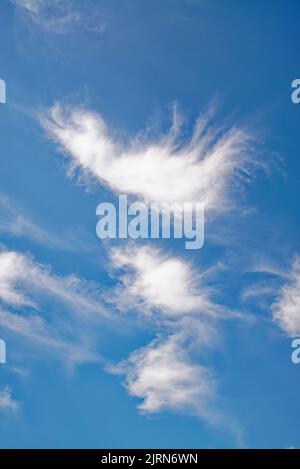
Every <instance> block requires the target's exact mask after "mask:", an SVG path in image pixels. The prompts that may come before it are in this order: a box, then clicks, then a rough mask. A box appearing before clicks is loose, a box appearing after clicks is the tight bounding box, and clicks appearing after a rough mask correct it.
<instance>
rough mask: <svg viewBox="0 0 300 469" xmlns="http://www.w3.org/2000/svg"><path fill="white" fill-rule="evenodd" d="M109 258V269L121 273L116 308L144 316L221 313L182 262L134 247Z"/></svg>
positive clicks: (197, 276)
mask: <svg viewBox="0 0 300 469" xmlns="http://www.w3.org/2000/svg"><path fill="white" fill-rule="evenodd" d="M110 255H111V264H112V267H113V268H114V269H121V271H123V274H121V276H120V280H121V282H122V286H120V287H119V288H117V294H116V295H114V296H115V298H116V301H117V304H118V305H119V307H121V308H128V307H129V306H130V305H131V306H132V307H134V308H135V309H138V310H140V311H141V312H142V313H143V314H145V315H147V314H152V313H154V314H155V312H156V313H159V314H160V315H163V316H166V317H174V316H175V317H176V316H178V317H180V316H182V315H186V314H190V313H196V314H199V315H202V316H203V317H210V316H215V315H216V314H218V312H219V313H220V308H218V306H217V305H215V304H214V303H213V302H212V301H211V299H210V294H211V291H210V288H209V287H208V286H207V285H205V284H204V283H203V282H201V275H200V274H199V272H197V270H196V269H194V268H193V266H192V265H191V264H190V263H189V262H187V261H185V260H183V259H182V258H180V257H175V256H172V255H170V254H168V253H165V252H163V251H161V250H159V249H155V248H153V247H140V248H138V247H136V246H134V245H131V246H129V247H126V248H124V247H123V248H115V249H112V250H111V252H110Z"/></svg>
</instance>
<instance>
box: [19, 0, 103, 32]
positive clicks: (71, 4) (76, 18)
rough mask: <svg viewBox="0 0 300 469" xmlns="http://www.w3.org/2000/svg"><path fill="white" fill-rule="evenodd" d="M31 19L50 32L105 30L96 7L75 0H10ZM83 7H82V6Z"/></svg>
mask: <svg viewBox="0 0 300 469" xmlns="http://www.w3.org/2000/svg"><path fill="white" fill-rule="evenodd" d="M11 1H12V3H14V4H15V5H17V6H18V7H19V8H20V9H21V10H22V11H23V12H25V13H26V14H27V15H28V16H29V17H30V18H31V20H32V21H33V22H34V23H36V24H38V25H39V26H41V27H42V28H44V29H45V30H46V31H48V32H52V33H66V32H69V31H72V30H74V29H75V28H80V29H85V30H88V31H93V32H97V33H103V32H104V31H105V25H104V24H103V23H102V21H101V20H100V18H99V12H98V9H95V5H94V8H93V10H92V11H91V7H92V6H91V5H89V2H87V1H86V0H85V3H83V2H81V1H80V2H78V1H77V0H11ZM83 7H84V8H83Z"/></svg>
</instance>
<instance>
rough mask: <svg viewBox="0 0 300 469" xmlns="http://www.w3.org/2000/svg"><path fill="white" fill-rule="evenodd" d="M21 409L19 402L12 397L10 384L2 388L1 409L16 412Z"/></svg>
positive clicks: (0, 394)
mask: <svg viewBox="0 0 300 469" xmlns="http://www.w3.org/2000/svg"><path fill="white" fill-rule="evenodd" d="M18 409H19V402H18V401H16V400H14V399H13V397H12V391H11V388H10V387H9V386H3V387H2V388H1V389H0V411H6V412H16V411H17V410H18Z"/></svg>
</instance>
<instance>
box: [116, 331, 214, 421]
mask: <svg viewBox="0 0 300 469" xmlns="http://www.w3.org/2000/svg"><path fill="white" fill-rule="evenodd" d="M112 371H113V372H114V373H117V374H121V375H125V377H126V378H125V383H126V388H127V390H128V392H129V394H130V395H132V396H135V397H138V398H140V399H142V400H143V401H142V403H141V404H140V405H139V406H138V407H139V409H140V410H141V411H142V412H145V413H156V412H161V411H166V410H177V411H182V410H188V411H191V412H193V413H194V412H196V414H198V415H199V416H203V415H204V416H205V417H207V414H208V410H207V409H208V400H210V399H211V398H212V397H213V395H214V393H215V389H214V381H213V379H212V377H211V375H210V373H209V371H208V370H207V369H206V368H204V367H202V366H201V365H198V364H194V363H192V362H191V361H190V359H189V357H188V354H187V353H186V352H185V351H184V348H183V347H182V345H181V344H180V340H178V336H176V335H173V336H170V337H168V338H167V339H166V340H164V341H159V340H155V341H153V342H151V343H150V344H149V345H148V346H147V347H144V348H142V349H139V350H137V351H135V352H134V353H133V354H132V355H130V357H129V358H128V360H126V361H124V362H122V363H121V364H120V365H119V366H117V367H115V368H113V369H112Z"/></svg>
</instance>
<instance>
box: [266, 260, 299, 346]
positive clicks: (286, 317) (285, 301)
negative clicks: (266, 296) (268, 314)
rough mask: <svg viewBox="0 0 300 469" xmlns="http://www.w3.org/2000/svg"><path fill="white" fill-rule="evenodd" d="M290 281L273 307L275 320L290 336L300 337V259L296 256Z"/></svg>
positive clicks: (278, 294) (291, 268) (288, 273)
mask: <svg viewBox="0 0 300 469" xmlns="http://www.w3.org/2000/svg"><path fill="white" fill-rule="evenodd" d="M286 275H287V276H288V281H285V283H284V284H283V285H282V287H281V288H280V289H279V293H277V298H276V300H275V302H274V303H273V306H272V311H273V318H274V320H275V321H276V323H277V324H278V325H279V326H280V328H281V329H282V330H283V331H284V332H285V333H286V334H288V335H289V336H291V337H293V336H299V335H300V257H299V256H296V258H295V259H294V260H293V262H292V264H291V267H290V269H289V271H287V273H286V274H285V276H286Z"/></svg>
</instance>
